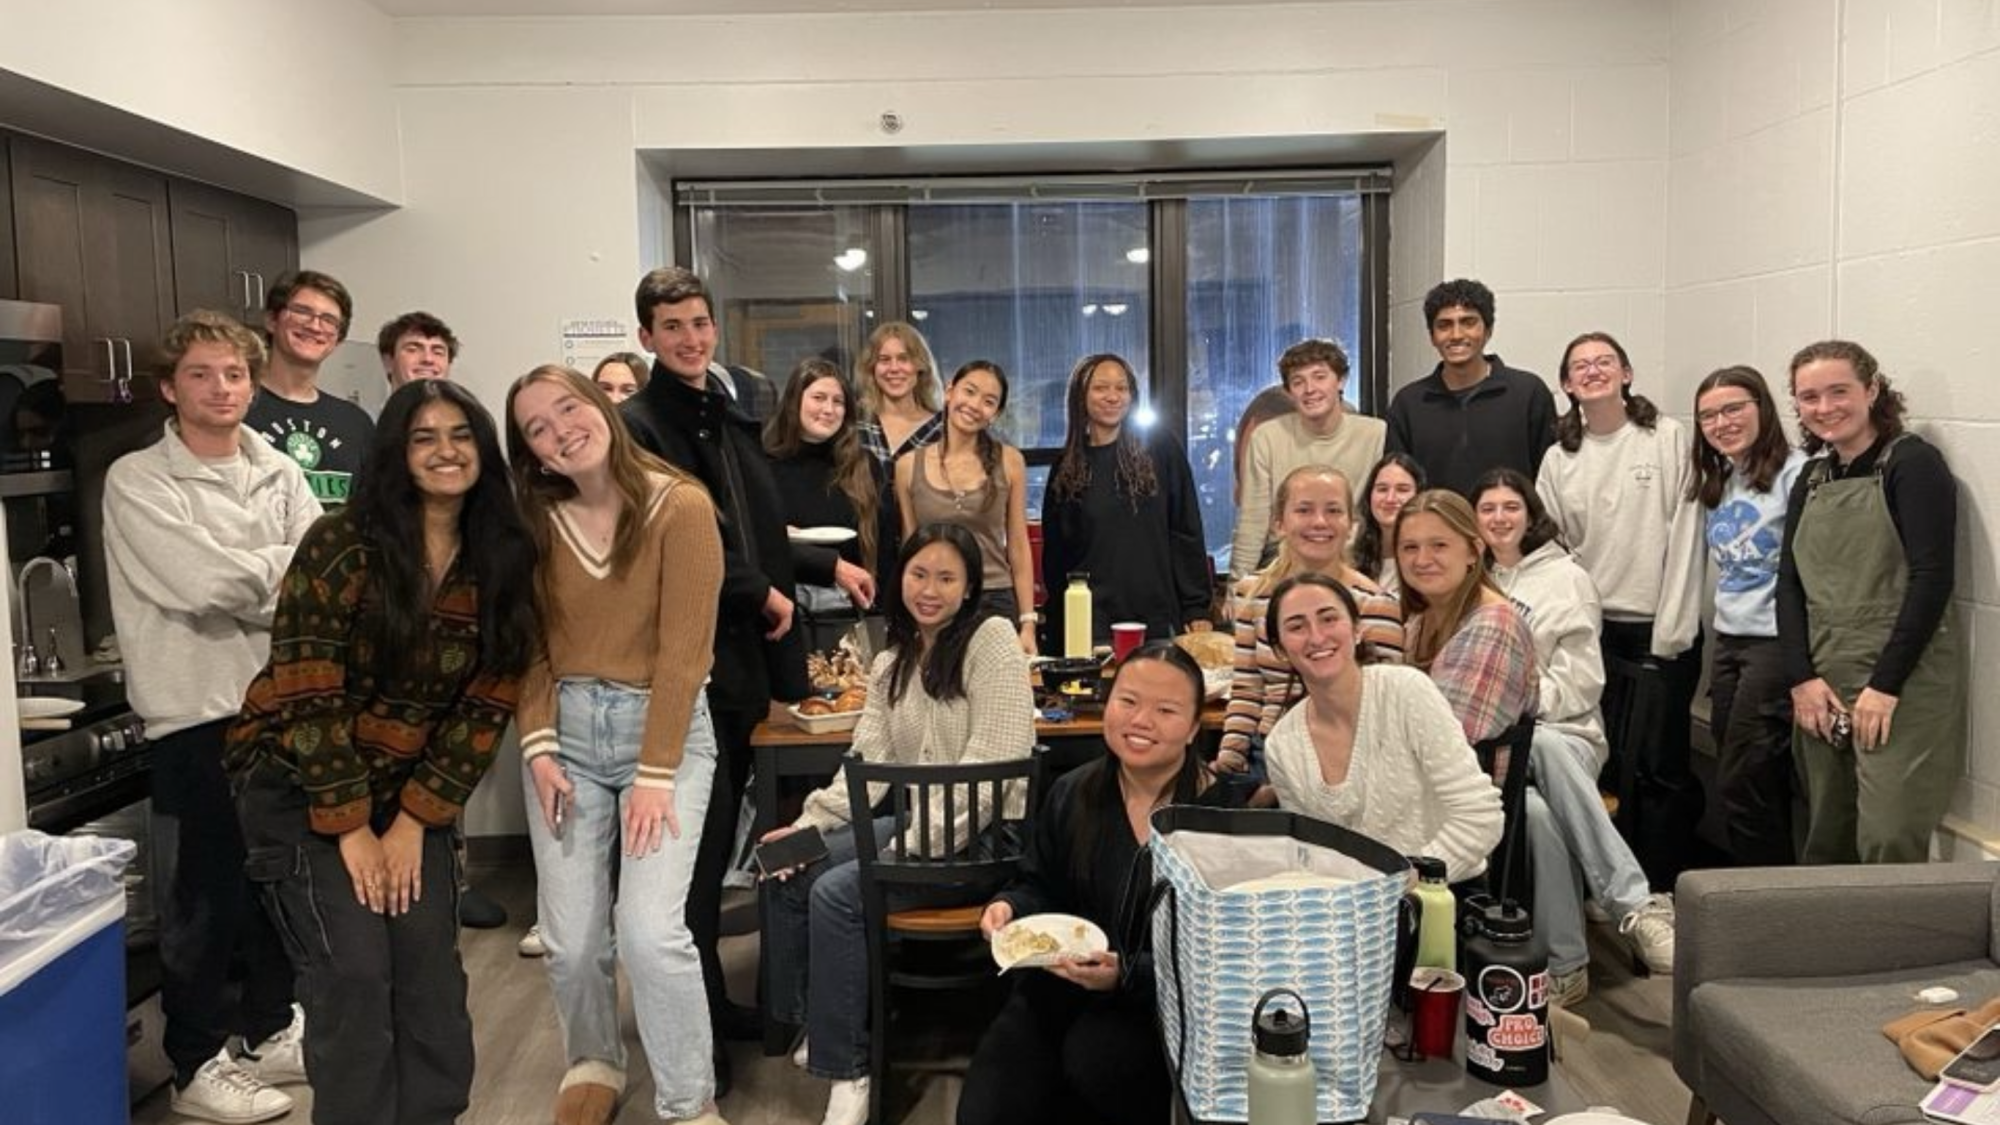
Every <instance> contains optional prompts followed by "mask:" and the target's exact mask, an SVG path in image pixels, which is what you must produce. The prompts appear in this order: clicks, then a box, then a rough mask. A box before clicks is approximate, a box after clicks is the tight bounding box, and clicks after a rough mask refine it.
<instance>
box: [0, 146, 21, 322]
mask: <svg viewBox="0 0 2000 1125" xmlns="http://www.w3.org/2000/svg"><path fill="white" fill-rule="evenodd" d="M17 276H18V275H16V274H15V272H14V178H13V176H12V174H11V173H10V172H9V171H8V164H7V146H6V145H5V144H0V300H7V301H11V300H14V299H16V298H18V297H19V296H20V295H21V288H20V283H19V282H18V281H17V280H16V278H17Z"/></svg>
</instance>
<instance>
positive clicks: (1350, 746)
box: [1264, 572, 1502, 883]
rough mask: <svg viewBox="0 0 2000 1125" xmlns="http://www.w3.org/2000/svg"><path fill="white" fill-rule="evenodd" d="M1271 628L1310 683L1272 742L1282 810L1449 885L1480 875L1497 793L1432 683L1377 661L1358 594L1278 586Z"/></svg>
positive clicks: (1294, 581) (1290, 583) (1306, 577)
mask: <svg viewBox="0 0 2000 1125" xmlns="http://www.w3.org/2000/svg"><path fill="white" fill-rule="evenodd" d="M1264 629H1265V632H1266V633H1267V634H1268V635H1269V636H1270V637H1271V639H1272V641H1273V643H1274V644H1275V645H1276V646H1277V648H1278V651H1279V652H1281V653H1282V654H1283V655H1284V658H1285V660H1287V661H1288V662H1289V663H1290V664H1291V667H1292V670H1293V672H1295V673H1296V674H1297V675H1298V677H1299V680H1300V682H1301V683H1303V684H1304V685H1305V698H1304V699H1303V700H1301V701H1300V703H1299V705H1298V706H1297V707H1294V708H1292V709H1291V710H1290V711H1288V712H1286V713H1285V717H1284V718H1282V719H1280V720H1278V725H1277V726H1276V727H1275V728H1273V729H1272V731H1271V737H1270V741H1269V742H1268V744H1267V752H1268V755H1269V759H1268V760H1269V762H1270V767H1271V787H1272V788H1273V789H1274V790H1276V792H1277V795H1278V805H1279V807H1281V808H1285V809H1291V810H1293V811H1296V812H1303V813H1305V814H1307V815H1308V816H1315V817H1319V818H1320V819H1322V820H1325V821H1328V822H1330V823H1333V824H1338V825H1340V826H1342V827H1344V828H1350V829H1353V830H1354V831H1356V832H1360V833H1362V834H1363V835H1367V836H1371V837H1373V838H1375V839H1377V840H1380V841H1382V842H1383V843H1385V844H1387V845H1389V846H1390V847H1392V848H1394V849H1396V850H1397V851H1399V852H1402V853H1404V854H1406V855H1426V856H1431V857H1434V858H1436V859H1440V860H1443V861H1444V865H1445V871H1446V872H1447V877H1448V878H1449V879H1450V880H1451V881H1452V882H1454V883H1456V882H1461V881H1463V880H1466V879H1470V878H1472V877H1473V876H1475V875H1478V874H1480V873H1481V872H1483V871H1485V870H1486V857H1487V856H1488V855H1489V854H1490V853H1491V852H1492V851H1493V848H1494V846H1495V845H1497V844H1498V843H1499V842H1500V832H1501V827H1502V824H1501V821H1502V813H1501V809H1500V791H1499V790H1497V789H1495V788H1494V787H1493V783H1492V782H1491V781H1489V780H1487V778H1486V775H1485V774H1483V773H1481V772H1479V759H1478V758H1477V757H1476V756H1475V755H1474V754H1473V752H1472V746H1471V744H1470V743H1469V742H1468V741H1467V740H1466V736H1465V732H1464V731H1463V730H1462V729H1461V728H1460V725H1459V722H1458V720H1457V719H1456V718H1455V717H1454V716H1453V714H1452V709H1451V705H1450V704H1449V703H1447V702H1446V701H1445V699H1444V697H1443V696H1442V695H1441V694H1440V693H1439V691H1438V687H1437V685H1436V684H1434V683H1433V682H1432V681H1431V679H1430V678H1429V677H1427V676H1425V675H1424V673H1423V672H1421V671H1419V670H1417V669H1415V668H1404V667H1400V666H1397V665H1393V664H1377V663H1375V661H1374V653H1373V652H1372V651H1371V650H1370V648H1369V646H1368V644H1367V643H1366V642H1364V641H1362V640H1361V638H1360V629H1359V616H1358V613H1357V610H1356V608H1355V604H1354V595H1353V594H1351V593H1349V592H1348V589H1347V587H1346V586H1345V585H1343V584H1342V583H1340V582H1338V581H1336V580H1335V579H1333V578H1330V577H1328V576H1326V575H1324V574H1314V573H1310V572H1308V573H1305V574H1296V575H1293V576H1292V577H1290V578H1287V579H1285V580H1284V581H1283V582H1280V583H1278V586H1277V588H1276V589H1274V590H1272V591H1271V599H1270V602H1269V604H1268V606H1267V607H1266V610H1265V622H1264Z"/></svg>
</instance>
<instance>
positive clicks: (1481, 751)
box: [1472, 715, 1535, 905]
mask: <svg viewBox="0 0 2000 1125" xmlns="http://www.w3.org/2000/svg"><path fill="white" fill-rule="evenodd" d="M1534 744H1535V717H1534V716H1533V715H1523V716H1521V717H1520V718H1519V719H1517V720H1515V722H1514V725H1513V726H1511V727H1508V728H1507V729H1506V730H1503V731H1501V732H1500V733H1499V734H1496V735H1494V736H1493V737H1492V738H1487V739H1482V740H1480V741H1479V742H1476V743H1474V744H1473V746H1472V748H1473V750H1474V752H1475V753H1477V754H1478V755H1479V768H1480V769H1483V770H1485V771H1486V773H1487V775H1488V776H1490V777H1491V778H1492V779H1493V784H1495V785H1497V786H1499V787H1500V811H1501V815H1502V818H1503V819H1502V824H1503V827H1502V828H1501V831H1500V846H1499V847H1497V848H1495V849H1494V850H1493V857H1492V859H1490V860H1488V861H1487V865H1486V881H1487V883H1488V884H1489V885H1490V886H1491V887H1492V890H1493V894H1494V897H1495V898H1497V899H1509V898H1511V899H1513V900H1515V901H1516V902H1519V903H1522V904H1524V905H1525V904H1528V903H1531V902H1533V895H1534V868H1533V866H1532V865H1531V862H1530V857H1529V853H1528V841H1527V830H1528V824H1527V809H1528V762H1529V760H1530V758H1531V757H1532V756H1533V753H1534Z"/></svg>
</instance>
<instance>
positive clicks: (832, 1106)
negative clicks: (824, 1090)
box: [819, 1077, 868, 1125]
mask: <svg viewBox="0 0 2000 1125" xmlns="http://www.w3.org/2000/svg"><path fill="white" fill-rule="evenodd" d="M819 1125H868V1079H867V1078H865V1077H863V1078H845V1079H841V1080H840V1081H837V1082H835V1083H834V1084H833V1092H832V1094H830V1095H829V1096H828V1097H827V1099H826V1116H825V1117H824V1118H822V1119H821V1120H820V1123H819Z"/></svg>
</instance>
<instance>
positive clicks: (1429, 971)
mask: <svg viewBox="0 0 2000 1125" xmlns="http://www.w3.org/2000/svg"><path fill="white" fill-rule="evenodd" d="M1464 996H1465V978H1464V977H1462V976H1459V975H1458V974H1457V973H1454V972H1452V971H1451V970H1450V969H1437V968H1431V967H1429V966H1424V967H1422V968H1419V969H1417V970H1415V971H1413V972H1412V973H1411V974H1410V1006H1411V1013H1410V1045H1411V1046H1412V1047H1413V1048H1415V1050H1416V1053H1417V1054H1419V1055H1421V1056H1423V1057H1424V1058H1427V1059H1448V1058H1450V1057H1451V1055H1452V1047H1453V1046H1454V1045H1455V1044H1456V1042H1457V1038H1458V1005H1459V1002H1460V1000H1462V999H1463V998H1464Z"/></svg>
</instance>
